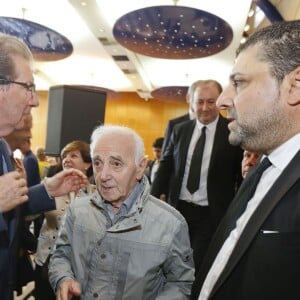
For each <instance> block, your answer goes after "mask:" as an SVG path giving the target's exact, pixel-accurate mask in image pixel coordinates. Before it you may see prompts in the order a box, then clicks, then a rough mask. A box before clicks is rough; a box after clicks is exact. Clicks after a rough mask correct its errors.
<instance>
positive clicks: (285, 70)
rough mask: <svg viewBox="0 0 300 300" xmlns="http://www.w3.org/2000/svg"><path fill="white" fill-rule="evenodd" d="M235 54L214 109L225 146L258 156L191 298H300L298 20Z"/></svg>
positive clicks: (264, 32) (259, 35)
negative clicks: (219, 113)
mask: <svg viewBox="0 0 300 300" xmlns="http://www.w3.org/2000/svg"><path fill="white" fill-rule="evenodd" d="M237 53H238V55H237V58H236V60H235V65H234V67H233V70H232V72H231V75H230V82H231V84H230V86H228V87H227V88H226V90H225V91H224V92H223V94H222V95H221V96H220V98H219V99H218V103H217V104H218V106H220V107H222V108H225V109H227V112H228V118H229V119H230V123H229V129H230V135H229V141H230V143H231V144H233V145H241V146H242V147H243V148H244V149H247V150H249V151H254V152H257V153H262V154H263V155H264V157H263V158H262V161H261V162H260V163H259V164H258V165H257V166H256V167H253V168H252V170H251V171H250V172H249V174H248V175H247V176H246V178H245V180H244V183H243V184H242V185H241V187H240V190H239V192H238V194H237V196H236V198H235V199H234V200H233V201H232V204H231V205H230V207H229V208H228V210H227V212H226V215H225V216H224V219H223V220H222V222H221V224H220V226H219V227H218V229H217V231H216V234H215V236H214V238H213V240H212V242H211V244H210V246H209V249H208V251H207V256H206V257H205V259H204V262H203V265H202V268H201V270H200V272H199V273H198V276H197V279H196V282H195V285H194V290H193V297H192V299H193V300H198V299H201V300H205V299H213V300H218V299H220V300H253V299H272V300H282V299H300V288H299V274H300V255H299V253H300V209H299V207H300V168H299V166H300V21H299V20H298V21H290V22H278V23H274V24H273V25H271V26H269V27H265V28H263V29H261V30H259V31H257V32H255V33H254V34H253V35H251V36H250V37H249V39H248V40H247V41H246V43H245V44H242V45H241V46H240V48H239V49H238V52H237ZM264 165H265V166H266V167H267V168H266V169H263V168H262V167H263V166H264ZM260 170H261V172H260V173H261V174H262V175H261V177H260V178H259V175H260V174H259V171H260ZM256 176H257V178H258V179H257V180H256V181H255V177H256ZM252 183H253V184H252ZM251 186H253V188H252V189H250V187H251ZM201 286H202V290H201V293H200V297H199V296H198V295H199V291H200V288H201Z"/></svg>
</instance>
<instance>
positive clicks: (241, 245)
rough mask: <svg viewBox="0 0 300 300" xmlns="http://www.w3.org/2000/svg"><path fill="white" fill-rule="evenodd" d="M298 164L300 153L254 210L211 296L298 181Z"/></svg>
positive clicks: (299, 173)
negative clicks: (277, 205)
mask: <svg viewBox="0 0 300 300" xmlns="http://www.w3.org/2000/svg"><path fill="white" fill-rule="evenodd" d="M299 164H300V151H299V152H298V153H297V154H296V156H295V157H294V158H293V159H292V161H291V162H290V163H289V164H288V166H287V167H286V168H285V170H284V171H283V172H282V174H281V175H280V177H279V178H278V179H277V180H276V182H275V183H274V184H273V186H272V187H271V189H270V190H269V192H268V193H267V194H266V196H265V197H264V199H263V200H262V202H261V203H260V204H259V206H258V207H257V209H256V210H255V212H254V214H253V215H252V217H251V218H250V220H249V222H248V224H247V225H246V227H245V229H244V231H243V233H242V234H241V236H240V238H239V240H238V242H237V244H236V246H235V248H234V250H233V252H232V254H231V256H230V258H229V260H228V263H227V264H226V266H225V269H224V271H223V272H222V274H221V275H220V277H219V279H218V281H217V282H216V284H215V286H214V288H213V290H212V292H211V295H213V294H214V293H215V292H216V291H217V290H218V288H219V287H220V286H221V285H222V284H223V282H224V281H225V280H226V278H227V277H228V276H229V275H230V273H231V272H232V270H233V269H234V267H235V266H236V264H237V263H238V262H239V260H240V259H241V257H242V255H243V254H244V253H245V251H246V250H247V249H248V247H249V245H250V243H251V242H252V240H253V239H254V238H255V236H256V234H257V232H258V231H259V229H260V227H261V226H262V224H263V223H264V222H265V220H266V218H267V217H268V216H269V215H270V213H271V212H272V210H273V209H274V207H275V206H276V204H277V203H278V202H279V201H280V200H281V199H282V198H283V196H284V195H285V194H286V193H287V191H288V190H289V189H290V188H291V187H292V186H293V184H294V183H295V182H296V181H297V180H299V178H300V172H299V167H298V166H299Z"/></svg>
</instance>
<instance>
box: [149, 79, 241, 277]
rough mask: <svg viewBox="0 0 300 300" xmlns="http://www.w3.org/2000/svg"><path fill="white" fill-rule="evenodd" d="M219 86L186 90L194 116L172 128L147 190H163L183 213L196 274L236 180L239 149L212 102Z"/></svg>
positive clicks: (158, 193) (159, 194)
mask: <svg viewBox="0 0 300 300" xmlns="http://www.w3.org/2000/svg"><path fill="white" fill-rule="evenodd" d="M221 91H222V87H221V85H220V84H219V83H218V82H217V81H214V80H203V81H198V82H197V85H196V87H195V89H194V91H193V95H191V107H192V109H193V111H194V113H195V115H196V120H191V121H187V122H184V123H181V124H178V125H176V126H175V127H174V129H173V134H172V137H171V140H170V142H169V144H168V146H167V148H166V150H165V152H164V153H163V157H162V159H161V162H160V165H159V168H158V171H157V174H156V178H155V180H154V182H153V183H152V189H151V193H152V194H153V195H154V196H156V197H159V198H161V199H162V198H163V197H164V195H165V194H169V198H168V199H169V202H170V204H171V205H173V206H174V207H175V208H177V209H178V210H179V211H180V212H181V213H182V214H183V216H184V217H185V219H186V221H187V223H188V226H189V234H190V240H191V245H192V248H193V251H194V260H195V270H196V273H197V271H198V269H199V267H200V264H201V262H202V258H203V256H204V254H205V252H206V249H207V247H208V244H209V242H210V239H211V236H212V234H213V233H214V231H215V229H216V227H217V225H218V223H219V222H220V220H221V218H222V216H223V215H224V213H225V211H226V209H227V207H228V205H229V203H230V201H231V200H232V199H233V197H234V194H235V191H236V189H237V187H238V185H239V183H240V182H241V180H242V177H241V161H242V155H243V151H242V149H241V148H240V147H236V146H232V145H230V144H229V142H228V134H229V130H228V128H227V125H228V121H227V120H226V119H225V118H224V117H222V116H221V115H220V114H219V110H218V108H217V107H216V100H217V98H218V96H219V95H220V93H221ZM204 127H205V136H206V139H205V146H204V152H203V156H202V159H201V161H202V163H201V161H200V164H201V165H202V166H201V170H200V169H199V170H198V171H197V175H200V185H199V179H196V180H197V184H198V188H196V189H195V190H194V191H190V190H189V188H188V178H189V173H190V169H191V166H194V165H195V163H194V162H193V163H192V160H193V153H194V149H195V147H196V146H195V145H196V143H197V140H198V139H199V136H200V135H201V132H202V129H203V128H204ZM195 152H196V151H195ZM195 154H196V156H199V155H201V154H200V153H195ZM200 164H199V163H197V165H200ZM198 177H199V176H198ZM170 178H172V182H171V183H170V182H169V181H170ZM169 184H170V188H168V187H169Z"/></svg>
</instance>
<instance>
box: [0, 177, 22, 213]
mask: <svg viewBox="0 0 300 300" xmlns="http://www.w3.org/2000/svg"><path fill="white" fill-rule="evenodd" d="M27 193H28V188H27V183H26V180H25V179H24V177H23V175H22V174H21V173H20V172H18V171H14V172H9V173H6V174H4V175H2V176H0V212H7V211H10V210H12V209H14V208H15V207H17V206H19V205H21V204H23V203H24V202H26V201H28V196H27Z"/></svg>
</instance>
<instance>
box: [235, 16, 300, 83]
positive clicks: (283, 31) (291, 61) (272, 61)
mask: <svg viewBox="0 0 300 300" xmlns="http://www.w3.org/2000/svg"><path fill="white" fill-rule="evenodd" d="M257 44H258V45H259V46H260V50H261V51H260V53H259V59H260V60H261V61H265V62H267V63H268V64H269V66H270V74H271V75H272V76H273V77H274V78H275V79H276V80H277V82H278V83H281V82H282V80H283V78H284V77H285V76H286V75H287V74H289V73H290V72H292V71H293V70H295V69H296V68H297V67H299V66H300V21H299V20H296V21H283V22H278V23H274V24H273V25H271V26H268V27H265V28H263V29H261V30H259V31H257V32H255V33H253V34H252V35H251V36H250V37H249V39H248V40H247V41H246V42H245V43H244V44H242V45H241V46H240V47H239V48H238V49H237V55H238V54H239V53H241V52H242V51H244V50H245V49H247V48H249V47H251V46H255V45H257Z"/></svg>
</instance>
